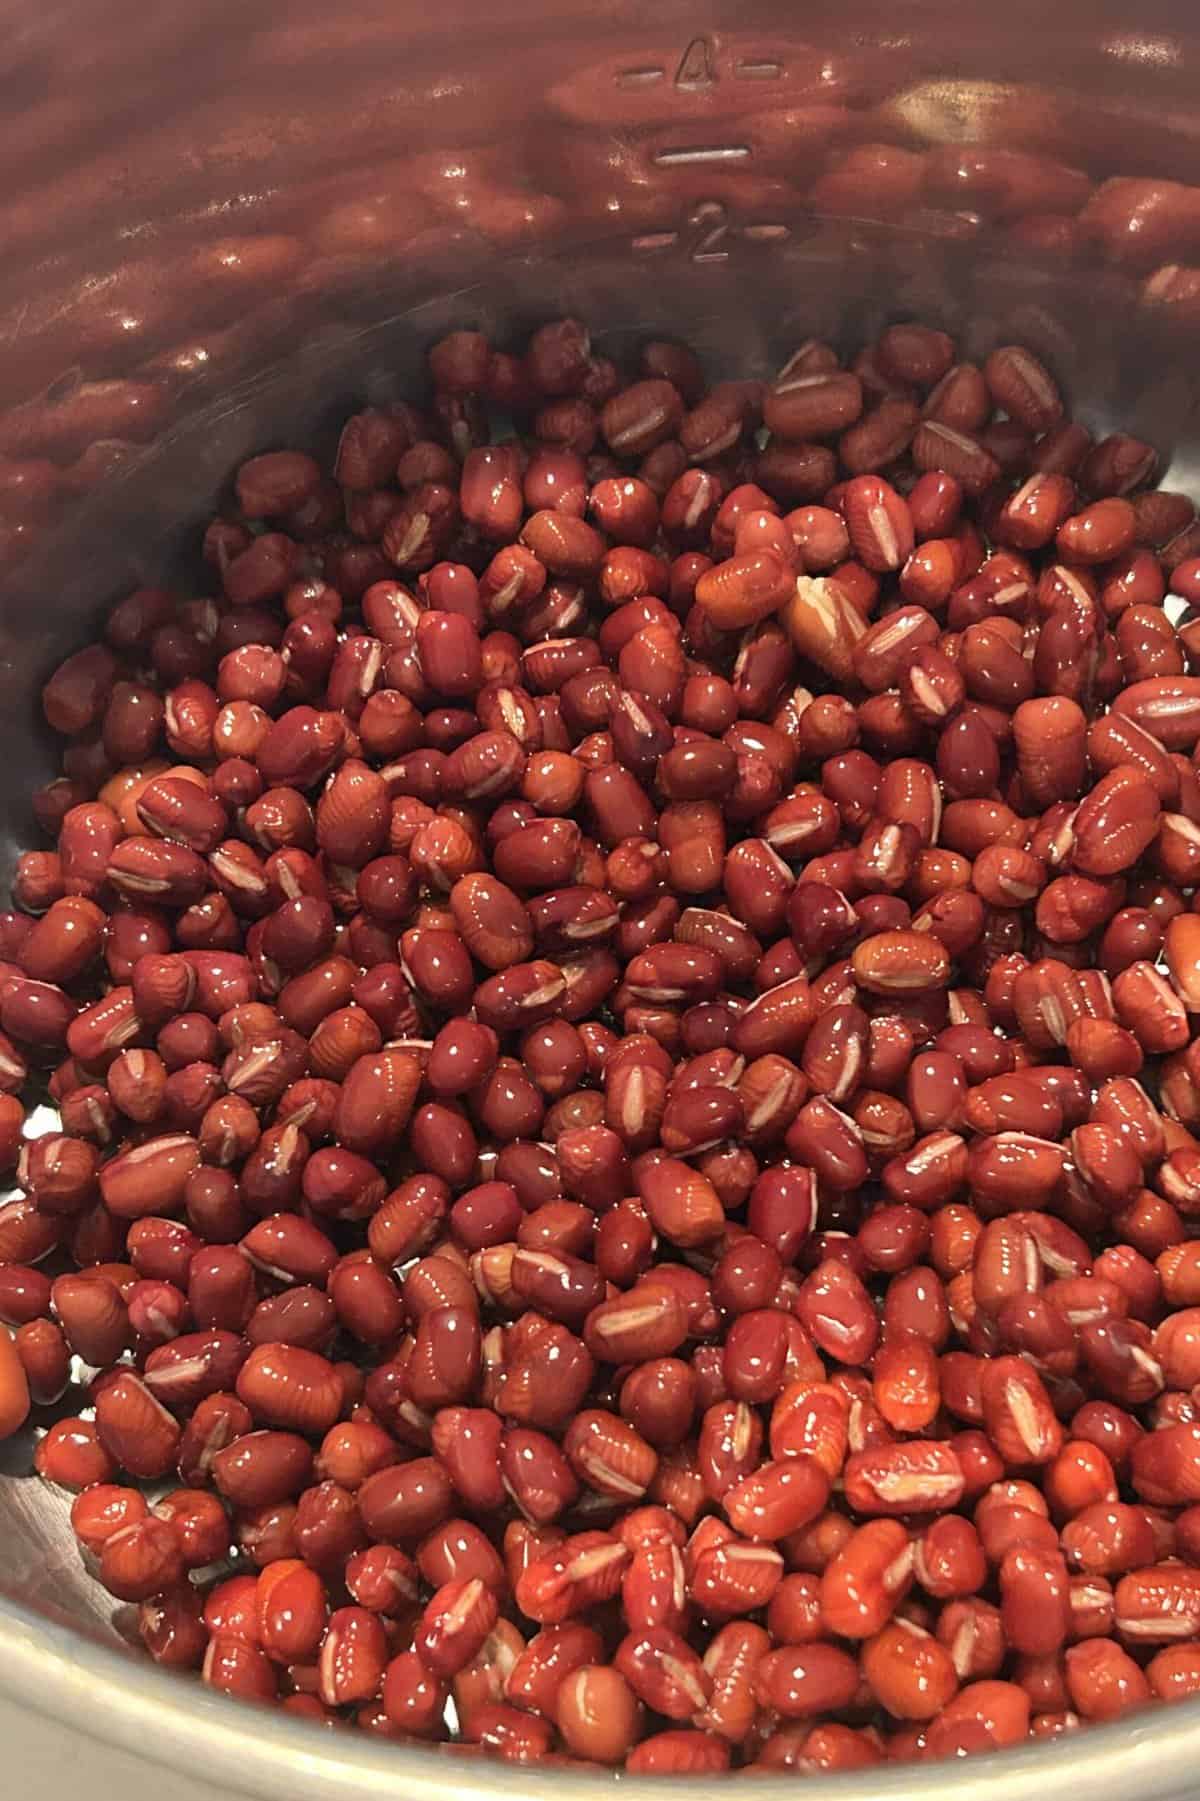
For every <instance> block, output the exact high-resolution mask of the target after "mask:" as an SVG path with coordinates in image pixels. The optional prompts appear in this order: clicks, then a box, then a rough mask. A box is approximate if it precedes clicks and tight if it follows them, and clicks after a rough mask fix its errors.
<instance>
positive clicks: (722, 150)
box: [654, 144, 750, 169]
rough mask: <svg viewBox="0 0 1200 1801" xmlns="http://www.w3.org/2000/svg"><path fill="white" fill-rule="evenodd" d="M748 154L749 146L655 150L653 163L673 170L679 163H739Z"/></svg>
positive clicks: (712, 145)
mask: <svg viewBox="0 0 1200 1801" xmlns="http://www.w3.org/2000/svg"><path fill="white" fill-rule="evenodd" d="M749 154H750V146H749V144H704V145H697V146H696V148H695V149H694V150H657V151H655V153H654V161H655V162H656V163H657V164H658V165H659V167H660V168H662V169H674V168H678V167H679V165H680V164H681V163H734V162H741V161H742V160H743V159H744V158H745V157H748V156H749Z"/></svg>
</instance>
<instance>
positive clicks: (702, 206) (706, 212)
mask: <svg viewBox="0 0 1200 1801" xmlns="http://www.w3.org/2000/svg"><path fill="white" fill-rule="evenodd" d="M687 222H688V225H689V227H690V229H691V236H690V237H689V239H688V255H689V257H690V258H691V260H692V262H694V263H723V262H724V261H725V259H726V258H727V257H728V255H729V246H728V244H727V242H726V239H727V238H728V236H729V233H730V231H731V230H732V225H731V223H730V218H729V211H728V208H727V207H726V206H725V205H724V203H723V202H722V201H720V200H701V201H700V202H699V203H698V204H697V205H696V206H694V207H693V208H692V210H691V212H690V213H689V214H688V220H687Z"/></svg>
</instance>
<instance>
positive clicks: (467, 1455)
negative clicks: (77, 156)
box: [0, 320, 1200, 1772]
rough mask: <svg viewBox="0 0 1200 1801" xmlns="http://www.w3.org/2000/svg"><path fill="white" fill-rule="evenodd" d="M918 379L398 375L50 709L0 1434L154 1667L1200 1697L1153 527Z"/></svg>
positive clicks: (903, 1737)
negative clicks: (185, 591)
mask: <svg viewBox="0 0 1200 1801" xmlns="http://www.w3.org/2000/svg"><path fill="white" fill-rule="evenodd" d="M955 357H956V351H955V346H954V345H953V343H952V342H951V340H950V339H949V338H948V337H946V336H945V335H944V334H942V333H940V332H937V331H934V330H931V329H929V328H926V327H923V326H920V325H896V326H894V327H892V328H891V329H889V330H887V331H885V332H884V333H883V335H882V336H881V337H880V339H879V340H878V342H876V343H873V344H871V345H870V346H868V347H867V348H866V349H865V350H863V351H862V352H861V353H860V354H859V355H858V356H857V357H856V358H855V360H854V361H853V362H852V363H850V364H845V363H843V362H842V361H840V360H839V357H838V356H837V354H836V353H835V352H834V351H833V350H832V349H831V348H830V347H829V346H827V345H825V344H820V343H808V344H805V345H804V346H803V347H802V348H801V349H799V350H797V351H796V353H795V355H794V356H793V357H792V358H791V359H790V360H789V362H788V364H787V365H786V367H785V368H784V369H783V370H782V372H781V373H780V374H779V376H778V378H777V379H776V380H775V382H774V383H773V384H769V385H768V384H764V383H761V382H755V381H736V382H723V383H719V384H718V385H716V386H714V387H711V388H709V387H706V385H705V381H704V377H703V375H702V373H701V371H700V368H699V366H698V364H697V362H696V359H695V358H694V357H693V355H692V354H691V353H690V352H689V351H688V350H687V349H685V348H683V347H681V346H679V345H675V344H669V343H649V344H647V345H646V346H645V348H644V349H643V351H642V353H641V359H640V366H639V367H638V369H637V370H636V372H632V373H626V372H624V371H621V370H619V369H618V368H617V367H616V366H615V365H614V364H613V363H612V362H611V361H609V360H608V359H606V358H605V357H603V356H598V355H595V354H594V353H593V351H592V347H591V345H590V343H589V339H588V335H587V333H586V331H585V330H584V328H583V327H582V325H580V324H579V323H578V322H576V321H573V320H560V321H556V322H555V323H553V324H549V325H546V326H544V327H543V328H542V329H541V330H539V331H538V332H536V333H535V334H534V336H533V338H532V340H531V341H530V343H529V345H528V346H527V348H526V349H525V351H524V352H523V353H522V354H520V355H514V354H509V353H507V352H503V351H497V350H494V349H493V348H492V346H491V345H490V343H489V342H488V341H487V339H486V338H484V337H483V336H482V335H480V334H478V333H476V332H472V331H462V332H456V333H453V334H452V335H451V336H449V337H447V338H445V339H443V340H442V341H441V342H440V343H438V344H436V345H434V347H433V348H432V350H431V351H430V354H429V369H430V376H431V392H430V395H429V397H428V400H427V404H426V405H425V406H424V408H422V409H417V408H415V407H413V406H410V405H407V404H398V405H383V406H379V407H373V408H369V409H368V410H366V411H363V412H361V413H359V414H357V415H355V416H354V417H353V418H351V419H350V420H349V421H348V422H347V423H346V426H345V429H344V431H343V432H342V436H341V440H340V444H339V446H338V449H337V454H336V460H335V461H334V464H333V469H332V474H326V473H325V472H324V471H323V469H322V467H321V466H320V465H319V464H318V462H317V461H316V460H315V459H314V458H313V457H311V456H309V455H307V454H304V453H302V452H299V451H293V450H281V451H271V452H268V453H267V454H265V455H262V456H257V457H255V458H253V459H252V460H251V461H250V462H248V463H246V464H244V465H243V466H242V467H241V468H240V469H239V470H238V472H237V476H236V481H235V484H234V488H233V491H232V493H231V495H230V497H229V506H228V508H227V509H226V510H225V511H224V512H223V513H222V515H221V516H220V517H218V518H216V519H214V520H213V521H212V523H211V524H210V525H209V527H208V529H207V531H206V533H205V535H204V547H203V556H204V563H205V565H206V572H205V578H204V583H203V586H204V587H205V588H206V589H207V591H208V594H207V595H206V596H205V597H204V598H184V597H182V596H180V595H178V594H174V593H169V592H166V591H163V590H160V589H149V588H143V589H140V590H138V591H137V592H135V593H133V594H130V595H128V596H127V597H125V598H124V599H122V600H120V601H119V602H118V604H117V605H116V606H115V607H114V608H113V610H112V612H111V613H110V614H109V617H108V621H107V624H106V626H105V628H104V633H103V639H102V641H100V642H97V643H95V644H93V645H91V646H89V647H88V648H86V649H84V650H82V651H79V652H78V653H77V654H76V655H74V656H72V657H70V658H68V660H67V661H66V662H65V663H64V664H63V665H62V667H61V668H60V669H59V670H58V671H57V672H56V673H55V674H54V675H53V676H51V678H50V680H49V681H48V683H47V684H46V687H45V690H44V696H43V701H44V709H45V714H46V718H47V720H48V721H49V724H50V725H51V726H52V727H53V728H54V730H55V731H57V732H58V733H60V734H62V736H63V737H64V738H65V739H66V740H67V744H66V748H65V751H64V755H63V773H62V775H61V776H60V777H59V778H58V779H56V780H54V781H52V782H51V783H50V784H49V785H48V786H47V787H46V788H44V789H43V790H42V791H41V792H40V793H39V794H38V796H37V797H36V809H37V814H38V817H39V820H40V822H41V824H42V826H43V827H44V828H45V830H46V832H47V834H48V835H49V837H50V838H52V839H53V840H54V841H55V844H56V848H55V849H54V850H37V851H30V852H27V853H26V854H25V855H23V856H22V857H21V858H20V861H19V865H18V869H17V874H16V880H15V883H14V902H15V910H13V911H11V912H8V913H6V914H4V915H2V916H0V959H2V961H0V1030H2V1036H0V1087H2V1089H3V1093H2V1094H0V1159H2V1163H3V1166H4V1167H5V1168H6V1169H7V1170H9V1171H12V1170H14V1169H15V1172H16V1179H17V1182H18V1183H19V1190H20V1191H19V1192H18V1194H17V1195H16V1197H15V1198H13V1199H10V1200H9V1201H8V1202H6V1203H5V1204H4V1205H3V1206H0V1320H3V1321H4V1322H6V1323H7V1326H8V1327H10V1328H12V1331H11V1333H10V1332H7V1331H4V1330H0V1435H11V1434H13V1433H15V1432H16V1431H18V1430H19V1429H20V1428H21V1427H22V1426H24V1425H25V1423H26V1421H27V1420H28V1419H30V1418H31V1419H32V1421H33V1424H34V1425H35V1426H36V1425H37V1424H38V1422H39V1420H41V1422H42V1426H43V1428H44V1429H43V1430H42V1431H41V1435H40V1436H39V1437H38V1439H37V1444H36V1451H35V1453H34V1460H35V1464H36V1468H37V1470H38V1471H39V1472H40V1474H41V1476H42V1477H43V1478H45V1479H46V1481H48V1482H50V1483H55V1484H59V1485H61V1486H62V1487H65V1488H67V1489H69V1490H73V1491H76V1498H75V1500H74V1503H73V1510H72V1518H73V1521H74V1526H75V1530H76V1533H77V1535H78V1538H79V1542H80V1545H81V1547H82V1551H83V1553H84V1555H85V1556H86V1558H87V1559H88V1562H89V1567H91V1568H92V1569H94V1571H95V1573H96V1575H97V1577H98V1579H99V1581H100V1582H101V1583H103V1584H104V1586H105V1587H106V1588H107V1590H108V1591H109V1592H110V1593H111V1594H112V1595H113V1596H114V1597H116V1599H117V1600H118V1601H119V1602H122V1603H131V1604H135V1605H136V1625H137V1631H138V1632H139V1633H140V1636H141V1639H142V1641H143V1642H144V1644H145V1646H146V1647H147V1649H148V1651H149V1653H150V1654H151V1655H152V1656H153V1657H154V1658H156V1659H157V1660H158V1661H159V1662H161V1663H163V1664H164V1665H167V1666H170V1667H173V1668H178V1669H194V1670H200V1671H202V1672H203V1676H204V1678H205V1680H206V1681H208V1682H209V1683H211V1684H213V1685H214V1686H215V1687H217V1688H219V1689H222V1690H225V1691H227V1692H229V1693H232V1694H236V1695H241V1696H245V1697H250V1698H253V1699H255V1700H258V1701H262V1702H273V1703H276V1704H278V1705H280V1706H282V1707H283V1708H284V1709H286V1710H287V1711H289V1712H291V1713H294V1714H296V1715H298V1716H301V1717H303V1718H306V1719H312V1720H317V1721H323V1722H326V1723H328V1724H330V1725H332V1724H335V1723H350V1724H357V1725H359V1726H361V1727H363V1728H365V1729H366V1730H368V1731H371V1732H376V1733H380V1734H382V1735H384V1736H385V1737H389V1738H393V1739H400V1740H416V1741H426V1742H430V1743H443V1742H451V1741H453V1742H459V1743H461V1744H464V1745H466V1746H469V1747H475V1748H478V1749H481V1750H483V1751H486V1752H489V1753H492V1754H494V1755H498V1756H501V1757H504V1758H509V1759H515V1760H544V1759H547V1758H552V1759H559V1760H561V1759H569V1760H573V1761H582V1762H590V1763H594V1764H598V1765H619V1766H624V1767H625V1768H626V1769H629V1770H632V1771H675V1772H678V1771H717V1770H723V1769H725V1768H727V1767H730V1766H737V1767H741V1766H743V1765H756V1766H759V1767H765V1768H776V1769H780V1768H794V1769H797V1770H801V1771H813V1770H845V1769H853V1768H865V1767H868V1766H871V1765H875V1764H878V1763H880V1762H882V1761H884V1760H886V1759H893V1758H914V1757H928V1758H938V1757H944V1756H947V1755H950V1754H960V1753H964V1752H969V1751H974V1750H978V1749H984V1748H990V1747H995V1746H1001V1747H1002V1746H1007V1745H1011V1744H1014V1743H1016V1742H1017V1741H1019V1740H1023V1739H1025V1738H1026V1736H1027V1735H1030V1734H1032V1735H1034V1736H1046V1735H1054V1734H1058V1733H1063V1732H1068V1731H1071V1730H1073V1729H1075V1728H1076V1727H1078V1726H1080V1725H1081V1724H1086V1723H1088V1722H1092V1721H1097V1720H1108V1719H1112V1718H1114V1717H1115V1716H1117V1715H1120V1714H1122V1713H1124V1712H1126V1711H1127V1710H1129V1709H1133V1708H1138V1707H1141V1706H1143V1705H1145V1704H1146V1703H1148V1702H1150V1701H1153V1700H1172V1699H1174V1698H1176V1697H1178V1696H1182V1695H1188V1694H1192V1693H1196V1692H1200V1238H1193V1237H1192V1236H1191V1233H1192V1231H1193V1222H1194V1221H1195V1220H1197V1218H1200V1036H1197V1037H1195V1039H1194V1037H1193V1034H1192V1031H1191V1024H1192V1020H1193V1019H1194V1018H1195V1017H1196V1015H1197V1014H1198V1013H1200V774H1198V770H1197V761H1198V759H1197V748H1198V746H1200V620H1197V621H1196V623H1188V603H1193V602H1194V603H1197V604H1200V560H1198V555H1197V553H1198V552H1200V529H1198V528H1197V526H1196V524H1195V522H1194V510H1193V508H1192V505H1191V503H1190V502H1189V501H1188V500H1187V499H1186V498H1184V497H1183V496H1180V495H1178V494H1169V493H1164V492H1160V491H1156V490H1154V489H1153V488H1152V487H1151V485H1150V484H1151V483H1152V481H1153V479H1154V475H1155V452H1154V450H1153V449H1152V447H1150V446H1149V445H1147V444H1144V443H1141V442H1139V441H1137V440H1135V439H1133V438H1130V437H1128V436H1125V435H1122V434H1116V435H1113V436H1110V437H1107V438H1104V439H1102V440H1101V441H1099V442H1094V441H1093V440H1092V438H1091V437H1090V435H1089V433H1088V432H1087V431H1086V430H1085V429H1084V428H1083V427H1082V426H1081V425H1079V424H1077V423H1074V422H1072V421H1071V420H1070V419H1069V418H1068V417H1067V416H1066V414H1065V411H1064V406H1063V401H1062V399H1061V397H1060V394H1059V391H1058V389H1057V387H1056V385H1055V382H1054V379H1053V378H1052V376H1051V375H1050V373H1049V372H1048V371H1047V370H1046V368H1045V367H1044V366H1043V365H1042V363H1041V362H1040V361H1039V360H1038V359H1037V358H1036V357H1035V356H1034V355H1033V354H1032V353H1031V352H1029V351H1028V350H1026V349H1023V348H1019V347H1014V346H1006V347H1005V346H1002V347H1000V348H997V349H995V350H994V351H993V352H992V353H991V354H990V356H988V357H987V359H986V361H985V362H984V363H983V364H982V366H976V365H975V364H972V363H969V362H956V360H955ZM510 421H515V426H513V427H510V425H509V423H508V422H510ZM510 429H511V432H512V435H509V436H503V437H499V434H500V433H501V432H503V431H507V430H510ZM493 433H496V434H497V435H498V441H497V442H492V441H491V439H492V436H493ZM208 595H215V598H210V597H208ZM1193 670H1195V671H1196V673H1192V671H1193ZM47 1092H48V1095H49V1097H50V1099H51V1101H52V1103H53V1106H54V1107H55V1108H56V1109H57V1112H58V1115H59V1117H60V1120H61V1129H59V1130H51V1131H48V1132H44V1135H42V1136H40V1137H35V1136H32V1135H25V1132H26V1111H27V1108H32V1107H33V1106H34V1105H35V1104H36V1103H37V1102H38V1101H39V1100H41V1099H42V1098H43V1097H45V1096H46V1094H47ZM38 1118H39V1119H45V1118H46V1114H45V1113H44V1112H42V1113H40V1114H39V1115H38ZM36 1128H37V1121H36V1120H34V1121H31V1122H30V1127H29V1130H30V1133H32V1131H33V1130H35V1129H36ZM73 1382H74V1383H75V1384H76V1387H75V1388H74V1390H73V1392H72V1394H71V1395H70V1396H69V1397H68V1399H67V1400H66V1402H65V1403H64V1400H63V1397H64V1394H66V1393H67V1391H68V1390H69V1389H70V1387H71V1384H72V1383H73ZM52 1404H53V1405H54V1409H55V1410H54V1412H53V1413H45V1414H39V1412H38V1411H37V1410H38V1409H43V1408H49V1407H50V1406H51V1405H52ZM64 1405H66V1406H71V1405H73V1406H74V1407H75V1409H76V1411H75V1413H74V1414H73V1415H72V1416H71V1417H62V1415H63V1411H64ZM31 1409H32V1410H33V1412H32V1414H31ZM48 1421H53V1423H50V1424H48V1425H47V1424H46V1422H48ZM156 1497H157V1498H156ZM130 1612H131V1610H126V1617H128V1615H129V1613H130Z"/></svg>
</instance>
